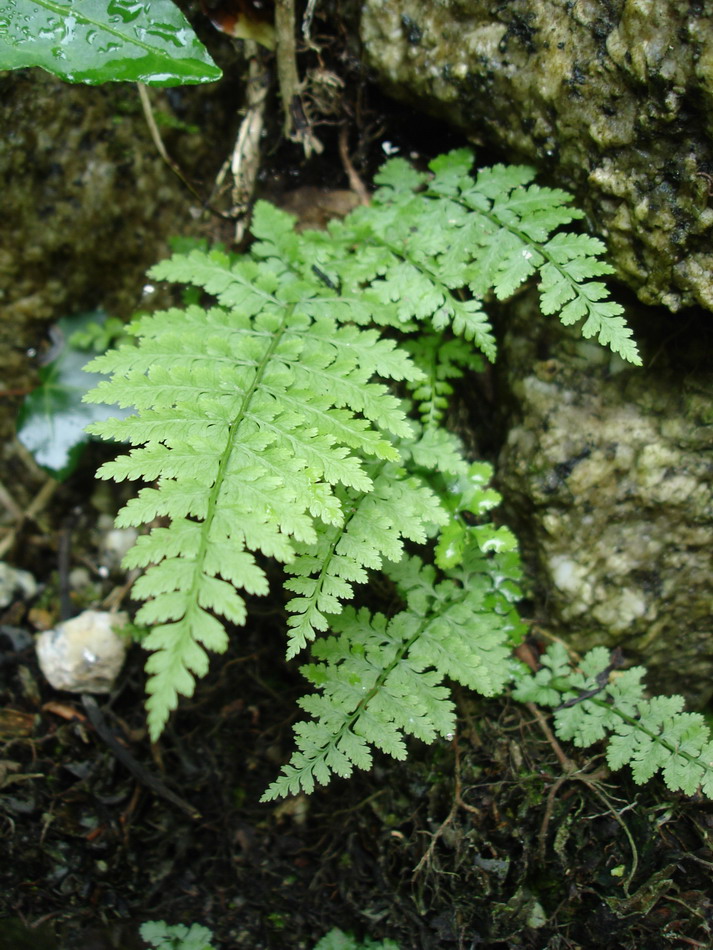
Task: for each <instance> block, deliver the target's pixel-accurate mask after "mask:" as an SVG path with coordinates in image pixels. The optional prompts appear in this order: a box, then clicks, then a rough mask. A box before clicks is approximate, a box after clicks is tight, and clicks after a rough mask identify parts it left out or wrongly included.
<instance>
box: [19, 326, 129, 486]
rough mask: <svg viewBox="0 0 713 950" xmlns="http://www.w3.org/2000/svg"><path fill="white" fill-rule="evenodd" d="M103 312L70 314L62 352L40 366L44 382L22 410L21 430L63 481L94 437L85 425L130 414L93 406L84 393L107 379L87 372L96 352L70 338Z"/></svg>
mask: <svg viewBox="0 0 713 950" xmlns="http://www.w3.org/2000/svg"><path fill="white" fill-rule="evenodd" d="M104 318H105V314H104V313H103V312H101V311H94V312H92V313H83V314H80V315H79V316H76V317H65V318H64V319H63V320H60V321H59V322H58V324H57V327H56V329H57V330H58V334H57V336H58V339H59V346H60V349H59V352H58V353H57V356H56V357H55V358H54V359H53V360H52V362H51V363H49V364H48V365H47V366H44V367H43V368H42V369H41V370H40V374H39V375H40V385H39V386H38V387H37V389H35V390H33V392H31V393H30V395H29V396H27V397H26V398H25V401H24V403H23V405H22V408H21V410H20V414H19V417H18V422H17V435H18V438H19V439H20V441H21V442H22V444H23V445H24V446H25V448H27V449H28V450H29V451H30V452H31V453H32V455H33V456H34V458H35V461H36V462H37V463H38V464H39V465H41V466H42V468H44V469H45V470H46V471H48V472H49V473H50V474H51V475H54V477H55V478H58V479H60V480H62V479H64V478H67V477H68V476H69V475H71V474H72V472H73V471H74V469H75V468H76V467H77V464H78V462H79V460H80V458H81V455H82V450H83V448H84V445H85V444H86V442H87V441H88V440H89V436H88V435H87V434H86V432H85V431H84V427H85V426H86V425H88V424H89V423H90V422H95V421H97V420H99V419H108V418H109V417H110V416H119V417H123V416H125V415H126V414H127V413H126V412H125V411H123V410H120V409H119V408H118V407H117V406H93V405H89V404H88V403H83V402H82V396H83V395H84V394H85V393H86V392H87V391H88V390H90V389H93V388H94V387H95V386H96V385H97V383H98V382H99V381H100V380H101V379H102V377H101V376H100V375H99V374H98V373H85V372H84V369H83V367H84V366H85V365H86V364H87V363H88V362H89V360H90V359H91V357H92V354H91V353H86V352H85V351H83V350H78V349H77V348H76V347H74V346H72V345H71V344H70V343H69V342H68V341H69V339H70V337H71V336H72V334H73V333H75V332H76V331H78V330H85V329H86V327H87V326H88V325H89V324H90V323H96V322H101V321H102V320H104Z"/></svg>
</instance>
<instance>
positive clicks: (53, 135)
mask: <svg viewBox="0 0 713 950" xmlns="http://www.w3.org/2000/svg"><path fill="white" fill-rule="evenodd" d="M210 95H213V96H214V97H215V94H214V93H209V92H204V91H203V90H196V91H194V90H193V89H186V90H183V89H182V90H177V91H172V92H171V93H170V94H169V93H167V92H165V91H164V92H156V91H152V92H151V97H152V102H153V103H154V108H155V109H156V111H157V112H158V113H159V116H160V115H163V116H164V117H167V118H169V119H172V120H173V121H174V123H175V122H176V120H177V119H179V118H182V117H184V118H187V119H192V118H194V117H195V116H196V115H201V106H202V103H203V102H204V100H205V101H206V102H207V103H208V104H207V105H206V107H205V108H204V109H203V110H202V111H203V113H204V118H205V129H201V131H200V133H199V134H193V133H192V132H191V131H190V130H188V131H185V130H184V131H180V130H179V131H171V130H170V129H169V130H168V131H166V130H165V129H164V131H163V133H162V134H163V136H164V141H165V142H166V144H167V146H168V148H169V151H170V153H171V154H172V155H173V157H174V158H176V159H177V160H178V161H179V162H180V164H181V166H182V168H183V169H184V172H185V173H186V174H187V175H188V176H189V177H190V178H191V179H192V180H194V181H198V180H199V179H200V180H201V181H208V182H210V180H211V176H212V174H213V173H214V172H215V171H216V170H217V165H218V163H219V162H220V157H221V155H223V154H225V148H223V147H222V146H221V147H220V148H217V147H216V136H220V137H221V138H226V137H227V135H228V134H229V128H227V127H226V124H225V122H224V121H223V122H222V123H219V121H218V120H219V119H223V120H224V116H225V113H224V111H223V108H222V106H221V102H220V100H219V99H218V97H215V98H216V100H217V101H216V102H215V104H214V106H213V109H212V112H213V113H214V114H213V115H211V106H210V99H209V98H208V97H209V96H210ZM198 97H203V98H202V99H199V98H198ZM174 107H175V108H174ZM0 128H2V129H3V130H4V131H3V135H2V137H1V138H0V187H1V188H2V208H3V212H2V228H0V389H2V390H6V391H10V392H14V391H22V390H27V389H31V388H32V386H33V385H34V378H33V375H32V373H33V370H32V361H31V360H30V359H28V356H27V353H26V350H27V349H28V348H35V349H37V348H38V347H39V346H40V343H41V342H42V340H43V338H44V335H45V330H46V328H47V325H48V324H49V323H52V322H55V321H57V320H59V318H60V317H66V316H71V315H72V314H76V313H79V312H82V311H88V310H93V309H95V308H96V307H97V306H99V305H101V306H103V307H104V308H105V309H106V310H107V311H108V312H110V313H111V314H113V315H116V316H122V317H128V316H130V315H131V314H132V312H133V311H134V310H136V309H137V308H138V307H139V305H140V304H141V302H142V294H141V290H142V287H143V285H144V284H145V282H146V276H145V275H146V270H147V269H148V268H149V267H150V266H151V265H152V264H154V263H155V262H156V261H157V260H159V258H160V257H162V256H165V254H166V253H167V244H166V242H167V238H168V237H170V236H173V235H176V234H181V233H185V232H186V230H187V229H188V228H190V227H192V228H193V229H195V222H194V220H193V219H194V216H195V213H196V210H197V209H195V207H194V206H195V205H196V204H197V202H196V200H195V199H194V198H193V197H192V196H191V195H190V193H189V192H188V191H187V189H186V188H185V187H184V186H183V185H182V184H181V182H180V181H179V180H178V178H177V177H176V176H175V175H174V174H173V173H172V172H171V170H170V169H169V168H168V167H167V166H166V164H165V163H164V161H163V160H162V159H161V157H160V155H159V154H158V152H157V150H156V147H155V145H154V144H153V142H152V141H151V137H150V134H149V132H148V128H147V125H146V120H145V118H144V116H143V113H142V110H141V105H140V102H139V98H138V93H137V91H136V88H135V86H134V85H132V84H128V83H121V84H120V83H109V84H107V85H105V86H100V87H89V86H85V85H70V84H68V83H62V82H60V81H59V80H58V79H55V78H53V77H52V76H49V75H48V74H46V73H44V72H42V71H40V70H31V69H28V70H18V71H13V72H0ZM9 429H10V424H9V421H8V420H6V418H5V416H4V414H3V415H0V440H4V439H5V437H6V435H7V433H8V431H9Z"/></svg>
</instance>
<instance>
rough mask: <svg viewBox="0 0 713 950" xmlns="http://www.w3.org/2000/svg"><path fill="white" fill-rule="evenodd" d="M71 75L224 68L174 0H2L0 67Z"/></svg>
mask: <svg viewBox="0 0 713 950" xmlns="http://www.w3.org/2000/svg"><path fill="white" fill-rule="evenodd" d="M23 66H39V67H40V68H41V69H45V70H47V72H49V73H53V74H54V75H55V76H59V78H60V79H64V80H66V81H68V82H84V83H90V84H92V85H95V84H97V83H102V82H114V81H129V82H144V83H148V84H150V85H155V86H177V85H181V84H183V83H203V82H214V81H215V80H216V79H220V76H221V71H220V69H219V68H218V67H217V66H216V65H215V63H214V62H213V60H212V59H211V58H210V56H209V55H208V52H207V51H206V49H205V47H204V46H203V44H202V43H201V42H200V40H199V39H198V37H197V36H196V35H195V33H194V32H193V30H192V28H191V26H190V24H189V23H188V20H186V18H185V17H184V16H183V14H182V13H181V12H180V10H179V9H178V7H176V6H174V4H173V3H172V2H171V0H1V2H0V69H18V68H20V67H23Z"/></svg>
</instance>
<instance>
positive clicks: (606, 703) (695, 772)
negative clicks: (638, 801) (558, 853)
mask: <svg viewBox="0 0 713 950" xmlns="http://www.w3.org/2000/svg"><path fill="white" fill-rule="evenodd" d="M644 673H645V670H644V669H643V668H642V667H633V668H631V669H629V670H625V671H623V672H620V671H617V670H615V669H614V665H612V664H611V658H610V655H609V653H608V651H607V650H606V649H605V648H603V647H597V648H595V649H594V650H591V651H590V652H589V653H588V654H587V655H586V656H585V657H584V658H583V660H582V663H581V664H580V668H579V670H573V669H572V667H571V665H570V663H569V659H568V656H567V652H566V650H565V648H564V647H563V646H562V645H561V644H559V643H556V644H554V645H553V646H552V647H550V648H549V649H548V651H547V653H546V654H545V655H544V656H543V667H542V669H540V670H539V671H538V672H537V673H536V674H535V675H534V676H525V677H524V678H523V679H522V680H521V682H520V683H518V686H517V687H516V689H515V690H514V692H513V696H514V697H515V699H518V700H520V701H522V702H536V703H539V704H540V705H544V706H552V707H555V710H554V718H555V729H556V732H557V735H558V736H560V738H562V739H568V740H571V741H573V742H574V743H575V745H578V746H581V747H587V746H590V745H592V744H593V743H595V742H599V741H600V740H602V739H606V740H607V762H608V763H609V766H610V767H611V768H612V769H620V768H622V767H623V766H625V765H628V766H629V767H630V768H631V773H632V776H633V778H634V781H635V782H637V783H638V784H642V783H643V782H647V781H648V780H649V779H651V778H652V777H653V776H654V775H656V774H657V773H659V772H660V773H661V775H662V777H663V780H664V782H665V783H666V785H667V786H668V788H669V789H671V791H682V792H684V793H685V794H687V795H693V794H694V793H695V792H696V790H697V789H699V788H700V789H701V790H702V791H703V793H704V794H705V795H707V796H708V797H713V741H712V740H711V735H710V730H709V728H708V726H707V724H706V722H705V719H704V718H703V716H701V715H700V714H699V713H687V712H684V711H683V706H684V702H683V698H682V697H681V696H654V697H652V698H651V699H647V698H645V696H644V687H643V684H642V679H643V676H644Z"/></svg>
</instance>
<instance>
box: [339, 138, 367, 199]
mask: <svg viewBox="0 0 713 950" xmlns="http://www.w3.org/2000/svg"><path fill="white" fill-rule="evenodd" d="M348 136H349V131H348V129H347V127H346V125H343V126H342V127H341V129H340V130H339V157H340V159H341V160H342V165H343V166H344V171H345V172H346V173H347V178H348V179H349V187H350V188H351V190H352V191H353V192H354V193H355V194H356V196H357V197H358V198H359V204H362V205H369V204H371V197H370V195H369V192H368V190H367V188H366V185H365V184H364V182H363V181H362V180H361V178H360V177H359V175H358V174H357V171H356V169H355V168H354V165H353V164H352V160H351V158H350V156H349V140H348Z"/></svg>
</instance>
